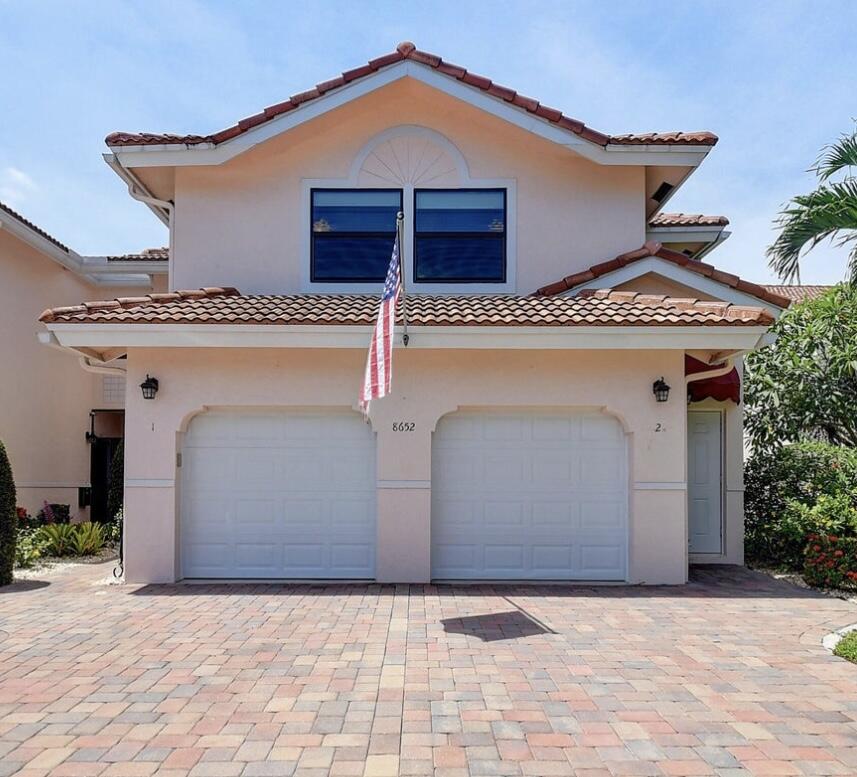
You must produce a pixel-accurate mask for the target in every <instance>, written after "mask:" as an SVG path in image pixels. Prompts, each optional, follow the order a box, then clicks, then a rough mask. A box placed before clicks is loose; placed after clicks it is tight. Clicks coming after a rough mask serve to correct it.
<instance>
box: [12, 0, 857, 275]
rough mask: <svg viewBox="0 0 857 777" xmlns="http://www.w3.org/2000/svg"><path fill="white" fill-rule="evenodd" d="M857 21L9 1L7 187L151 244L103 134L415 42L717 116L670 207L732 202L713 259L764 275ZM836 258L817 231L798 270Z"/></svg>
mask: <svg viewBox="0 0 857 777" xmlns="http://www.w3.org/2000/svg"><path fill="white" fill-rule="evenodd" d="M855 29H857V3H855V2H850V1H846V0H842V1H841V2H833V1H832V0H821V2H818V1H816V2H787V1H785V0H780V1H779V2H771V3H765V2H726V1H725V0H723V1H720V2H693V3H670V4H667V5H657V4H656V5H654V6H653V5H652V4H650V3H639V2H620V1H617V0H613V2H611V3H609V4H608V3H597V2H596V3H593V2H591V0H590V1H587V2H576V1H575V2H561V3H553V2H538V3H536V2H530V3H525V2H498V1H496V0H495V2H491V3H488V2H485V1H484V0H480V1H478V2H466V1H465V0H455V1H454V2H445V1H441V2H438V1H437V0H433V1H432V2H430V3H426V2H420V3H412V2H403V1H402V0H399V1H398V2H390V3H387V2H375V3H357V2H353V0H352V1H351V2H338V0H328V2H326V3H298V2H279V3H274V2H271V3H262V2H258V3H250V2H241V3H238V2H235V3H226V2H189V1H188V2H185V1H183V0H169V1H164V2H162V1H160V0H146V1H145V2H122V1H121V0H110V2H106V1H105V2H80V1H78V2H75V3H69V2H48V1H43V2H38V3H34V2H29V1H24V0H21V1H20V2H19V1H17V0H15V1H12V0H0V72H2V73H3V74H4V77H3V79H2V83H0V200H4V201H6V202H7V203H8V204H10V205H12V206H13V207H15V208H18V209H19V210H20V211H21V212H22V213H24V214H25V215H26V216H28V217H29V218H31V219H32V220H34V221H35V222H36V223H37V224H39V225H40V226H42V227H44V228H45V229H47V230H48V231H49V232H51V233H52V234H54V235H55V236H56V237H58V238H59V239H61V240H63V241H65V242H66V243H68V244H69V245H70V246H72V247H73V248H74V249H75V250H77V251H79V252H80V253H87V254H104V253H111V252H124V251H133V250H137V249H140V248H144V247H147V246H150V245H161V244H163V243H164V242H165V240H166V234H165V230H164V228H163V227H162V226H161V225H160V223H159V222H158V221H157V220H155V218H154V216H152V215H151V213H150V212H149V211H148V210H147V209H146V208H145V207H144V206H142V205H140V204H139V203H136V202H134V201H132V200H131V199H130V198H129V197H128V196H127V195H126V194H125V190H124V187H123V185H122V183H121V182H120V181H119V179H118V178H117V177H116V176H115V175H114V174H113V173H112V172H111V171H110V170H109V169H108V167H107V166H106V165H105V164H104V162H103V161H102V159H101V154H102V153H103V152H104V151H105V150H106V149H105V147H104V145H103V139H104V136H105V135H107V134H108V133H109V132H110V131H113V130H130V131H135V130H147V131H176V132H200V133H207V132H211V131H214V130H217V129H220V128H222V127H225V126H228V125H230V124H232V123H234V122H235V120H237V119H238V118H242V117H244V116H248V115H251V114H253V113H255V112H257V111H258V110H259V109H260V108H262V107H264V106H266V105H270V104H272V103H275V102H278V101H279V100H281V99H283V98H284V97H286V96H288V95H289V94H291V93H294V92H298V91H302V90H304V89H306V88H308V87H309V86H311V85H313V84H315V83H316V82H318V81H322V80H325V79H327V78H329V77H331V76H333V75H336V74H337V73H339V72H340V71H342V70H346V69H349V68H351V67H355V66H357V65H359V64H361V63H363V62H365V61H366V60H367V59H370V58H372V57H375V56H378V55H380V54H382V53H386V52H388V51H392V50H393V48H394V47H395V45H396V44H397V43H398V42H399V41H401V40H412V41H414V42H415V43H416V44H417V45H418V46H419V47H420V48H422V49H425V50H427V51H431V52H434V53H437V54H440V55H441V56H443V57H444V58H445V59H448V60H450V61H452V62H456V63H458V64H461V65H464V66H465V67H467V68H468V69H469V70H472V71H474V72H477V73H481V74H484V75H487V76H488V77H490V78H492V79H494V80H495V81H497V82H499V83H502V84H506V85H508V86H511V87H513V88H515V89H517V90H518V91H519V92H522V93H524V94H527V95H530V96H533V97H535V98H537V99H539V100H541V101H542V102H544V103H546V104H548V105H552V106H555V107H557V108H560V109H562V110H563V111H564V112H565V113H567V114H569V115H571V116H575V117H577V118H579V119H581V120H583V121H585V122H586V123H587V124H589V125H590V126H593V127H595V128H597V129H600V130H602V131H605V132H614V133H621V132H629V131H647V130H672V129H684V130H695V129H709V130H712V131H714V132H716V133H717V134H718V135H719V136H720V143H719V145H718V146H717V147H716V148H715V150H714V151H713V152H712V154H711V155H710V156H709V158H708V159H707V160H706V162H705V163H704V164H703V165H702V167H701V168H700V169H699V170H698V171H697V172H696V173H695V174H694V176H693V177H692V178H691V179H690V181H689V182H688V183H687V184H686V185H685V187H684V188H683V189H682V190H681V192H679V194H677V195H676V196H675V197H674V198H673V199H672V201H671V202H670V205H669V209H670V210H684V211H687V212H705V213H716V214H724V215H727V216H729V218H730V219H731V221H732V226H731V229H732V232H733V235H732V237H731V238H730V239H729V240H728V241H727V242H726V243H725V244H724V245H723V246H722V247H721V248H719V249H718V250H717V251H716V252H715V253H713V254H711V255H710V260H711V261H712V262H714V263H716V264H717V265H718V266H720V267H722V268H723V269H725V270H729V271H732V272H736V273H739V274H740V275H742V276H744V277H746V278H749V279H753V280H759V281H765V280H769V279H770V280H774V276H773V275H772V274H771V273H770V271H769V270H768V268H767V266H766V262H765V259H764V249H765V247H766V246H767V245H768V244H769V243H770V242H771V240H772V236H773V232H772V227H771V221H772V219H773V217H774V216H775V215H776V212H777V210H778V208H779V207H780V205H781V204H782V203H784V202H785V201H786V200H787V199H788V198H789V197H791V196H792V195H794V194H797V193H800V192H804V191H807V190H809V189H811V188H812V185H813V179H812V176H811V175H810V174H808V173H807V172H806V170H807V168H808V167H809V166H810V165H811V164H812V162H813V160H814V159H815V157H816V155H817V153H818V151H819V149H820V147H821V146H822V145H824V144H825V143H827V142H829V141H831V140H833V139H834V138H835V137H836V136H837V135H839V134H840V133H842V132H845V131H848V130H849V129H850V128H851V127H852V126H853V125H852V121H853V118H854V117H857V78H855V73H857V47H855V46H854V30H855ZM629 248H632V246H629ZM596 258H597V259H600V258H604V257H593V259H596ZM844 268H845V256H844V251H843V250H842V249H835V248H833V247H827V246H824V247H820V248H819V249H816V250H815V251H814V252H813V253H812V254H810V255H809V257H808V258H807V259H805V260H804V262H803V275H802V278H803V281H804V282H807V283H811V282H818V283H828V282H835V281H837V280H839V279H840V278H841V277H842V276H843V274H844Z"/></svg>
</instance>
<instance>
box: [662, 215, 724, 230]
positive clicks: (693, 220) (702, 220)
mask: <svg viewBox="0 0 857 777" xmlns="http://www.w3.org/2000/svg"><path fill="white" fill-rule="evenodd" d="M728 224H729V219H727V218H726V216H705V215H703V214H702V213H658V215H657V216H655V217H654V218H653V219H652V220H651V221H649V226H650V227H725V226H728Z"/></svg>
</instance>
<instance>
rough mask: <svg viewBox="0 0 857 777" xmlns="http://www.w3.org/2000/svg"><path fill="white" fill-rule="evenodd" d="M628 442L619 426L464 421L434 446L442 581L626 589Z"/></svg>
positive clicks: (542, 416)
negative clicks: (596, 583)
mask: <svg viewBox="0 0 857 777" xmlns="http://www.w3.org/2000/svg"><path fill="white" fill-rule="evenodd" d="M626 457H627V454H626V448H625V437H624V434H623V432H622V429H621V427H620V425H619V423H618V422H617V421H615V420H614V419H612V418H610V417H607V416H604V415H600V414H585V413H562V412H550V413H547V412H546V413H541V412H520V413H502V414H501V413H490V412H484V413H476V412H473V413H471V412H467V413H465V412H460V413H454V414H452V415H450V416H447V417H445V418H443V419H441V421H440V422H439V423H438V426H437V431H436V432H435V436H434V440H433V443H432V576H433V577H434V578H436V579H449V580H454V579H483V580H492V579H515V580H569V579H579V580H624V579H625V577H626V556H627V533H628V529H627V504H628V491H627V488H628V487H627V465H626Z"/></svg>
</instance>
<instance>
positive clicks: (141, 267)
mask: <svg viewBox="0 0 857 777" xmlns="http://www.w3.org/2000/svg"><path fill="white" fill-rule="evenodd" d="M166 281H167V255H166V251H164V250H149V251H145V252H142V253H140V254H133V255H121V256H82V255H81V254H79V253H78V252H77V251H75V250H74V249H72V248H69V247H68V246H67V245H65V244H64V243H62V242H61V241H59V240H58V239H57V238H55V237H54V236H52V235H50V234H49V233H48V232H45V231H44V230H43V229H41V228H39V227H38V226H36V225H35V224H34V223H33V222H32V221H30V220H28V219H26V218H25V217H24V216H22V215H21V214H20V213H18V212H17V211H15V210H13V209H12V208H10V207H9V206H7V205H4V204H3V203H0V361H2V363H3V364H4V365H5V372H4V379H3V380H2V381H0V440H2V441H3V444H4V446H5V447H6V451H7V452H8V455H9V458H10V460H11V462H12V470H13V472H14V475H15V484H16V486H17V496H18V505H19V506H20V507H23V508H24V509H26V510H27V511H28V512H30V513H32V514H35V513H36V512H38V510H39V509H41V507H42V505H43V504H44V503H45V502H49V503H53V504H63V505H68V506H69V508H70V510H71V513H72V515H73V516H74V517H75V518H76V519H78V520H84V519H88V518H92V519H93V520H104V519H106V517H107V516H106V511H107V491H108V480H107V478H108V474H109V471H110V463H111V459H112V456H113V453H114V451H115V448H116V445H117V444H118V442H119V440H120V439H121V438H122V432H123V415H124V407H125V371H124V365H123V362H122V361H121V360H120V361H117V362H115V363H113V364H110V365H106V364H102V363H101V362H100V361H99V360H97V359H96V360H93V359H90V358H89V356H88V355H86V354H85V353H80V352H73V351H68V350H65V352H62V350H57V349H49V348H45V347H44V346H43V345H41V344H40V343H39V340H38V337H39V335H40V330H41V336H42V337H47V333H46V332H44V327H42V326H41V325H40V324H39V323H38V322H37V321H36V318H37V317H38V315H39V313H40V312H41V311H43V310H44V309H45V307H47V306H48V305H57V304H71V303H73V302H79V301H80V300H81V299H86V298H91V297H93V296H100V295H110V296H130V295H133V294H141V293H147V292H149V291H152V290H154V291H163V290H165V289H166Z"/></svg>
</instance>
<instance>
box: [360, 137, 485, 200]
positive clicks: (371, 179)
mask: <svg viewBox="0 0 857 777" xmlns="http://www.w3.org/2000/svg"><path fill="white" fill-rule="evenodd" d="M469 178H470V176H469V174H468V170H467V163H466V161H465V160H464V157H463V156H462V154H461V152H460V151H459V150H458V149H457V148H456V147H455V146H454V145H453V144H452V143H451V142H450V141H449V140H448V139H447V138H445V137H444V136H443V135H441V134H440V133H439V132H435V131H434V130H430V129H428V128H427V127H417V126H410V125H404V126H400V127H393V128H392V129H390V130H387V131H386V132H383V133H381V134H380V135H376V136H375V137H374V138H372V140H371V141H370V142H369V143H368V144H367V145H366V146H365V147H364V148H363V150H362V151H361V152H360V154H358V155H357V158H356V159H355V163H354V167H353V168H352V175H351V179H352V180H353V181H355V183H356V184H357V186H360V187H363V186H366V187H373V186H390V185H395V186H405V185H408V184H410V185H411V186H421V187H446V186H449V187H457V186H463V185H464V184H466V182H467V181H468V180H469Z"/></svg>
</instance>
